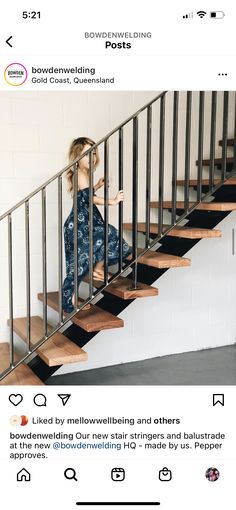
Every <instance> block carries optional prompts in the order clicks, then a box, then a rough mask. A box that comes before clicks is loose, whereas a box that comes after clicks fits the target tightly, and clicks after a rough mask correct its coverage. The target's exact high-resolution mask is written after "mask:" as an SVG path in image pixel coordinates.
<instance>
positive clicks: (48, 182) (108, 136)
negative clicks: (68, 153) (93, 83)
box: [0, 91, 167, 221]
mask: <svg viewBox="0 0 236 510" xmlns="http://www.w3.org/2000/svg"><path fill="white" fill-rule="evenodd" d="M166 92H167V91H165V92H162V93H161V94H158V96H155V97H154V98H153V99H152V100H151V101H149V102H148V103H146V104H145V105H144V106H142V108H140V109H139V110H137V112H135V113H133V114H132V115H130V117H128V118H127V119H126V120H125V121H124V122H121V124H119V125H118V126H117V127H116V128H114V129H112V131H110V132H109V133H108V134H107V135H105V136H104V137H103V138H101V139H100V140H99V141H98V142H96V143H95V144H94V145H93V147H92V148H91V149H88V150H87V151H85V152H84V153H83V156H78V158H76V159H75V160H74V161H73V163H71V164H69V165H67V166H65V167H64V168H63V170H60V172H57V173H56V174H55V175H53V177H50V179H48V180H47V181H45V182H44V183H43V184H41V186H39V187H38V188H36V189H35V190H34V191H32V192H31V193H29V195H27V196H26V197H25V198H22V200H20V202H18V203H17V204H16V205H14V206H13V207H11V208H10V209H8V211H6V212H5V213H4V214H2V215H1V216H0V221H1V220H3V219H4V218H6V217H7V216H8V215H9V214H11V213H12V212H13V211H15V209H17V208H18V207H20V206H21V205H23V204H24V203H25V202H26V201H27V200H30V198H32V197H33V196H34V195H36V194H37V193H39V191H42V190H43V189H44V188H46V187H47V186H48V185H49V184H51V183H52V182H53V181H55V180H56V179H58V177H61V176H62V175H63V174H64V173H65V172H66V171H67V170H69V169H70V168H71V166H72V165H73V164H75V163H78V162H79V161H80V160H81V159H82V158H83V157H84V156H86V155H87V154H89V153H90V152H91V150H94V149H96V148H97V147H99V145H101V144H102V143H103V142H105V140H108V139H109V138H110V137H111V136H112V135H114V133H116V132H117V131H119V129H121V128H123V127H124V126H125V125H126V124H128V123H129V122H130V121H131V120H132V119H134V118H135V117H137V116H138V115H139V114H140V113H141V112H143V111H144V110H145V109H146V108H147V107H148V106H150V105H152V104H153V103H155V102H156V101H157V100H158V99H159V98H160V97H162V96H163V95H165V94H166Z"/></svg>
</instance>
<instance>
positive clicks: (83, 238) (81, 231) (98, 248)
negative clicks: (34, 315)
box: [63, 137, 131, 313]
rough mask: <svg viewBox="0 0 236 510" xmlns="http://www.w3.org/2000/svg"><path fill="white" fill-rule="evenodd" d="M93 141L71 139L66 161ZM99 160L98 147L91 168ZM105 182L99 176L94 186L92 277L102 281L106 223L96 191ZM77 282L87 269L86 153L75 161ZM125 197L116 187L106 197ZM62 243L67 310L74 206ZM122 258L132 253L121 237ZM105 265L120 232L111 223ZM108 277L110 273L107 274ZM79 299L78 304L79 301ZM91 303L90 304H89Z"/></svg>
mask: <svg viewBox="0 0 236 510" xmlns="http://www.w3.org/2000/svg"><path fill="white" fill-rule="evenodd" d="M94 144H95V142H94V141H93V140H91V139H89V138H85V137H81V138H77V139H76V140H74V141H73V142H72V144H71V146H70V149H69V162H70V163H72V162H73V161H74V160H75V159H76V158H78V156H80V155H81V154H83V153H84V152H86V151H87V150H88V149H89V148H90V147H92V146H93V145H94ZM98 164H99V154H98V148H96V149H94V151H93V154H92V165H93V171H94V170H96V167H97V165H98ZM73 174H74V171H73V168H72V167H71V168H70V169H69V170H68V171H67V174H66V177H67V182H68V192H69V193H71V196H72V197H73V195H74V189H73ZM103 185H104V178H100V179H99V180H98V182H97V184H95V185H94V187H93V190H94V191H93V193H94V197H93V204H94V206H93V263H94V268H93V278H94V279H95V280H99V281H104V235H105V223H104V220H103V218H102V216H101V214H100V212H99V210H98V208H97V205H104V203H105V201H104V199H103V198H100V197H97V196H96V195H95V192H96V191H97V190H98V189H99V188H101V187H102V186H103ZM75 192H76V193H77V207H78V285H79V284H80V282H81V281H82V280H83V278H84V277H85V275H86V274H87V273H88V272H89V154H87V155H86V156H84V157H83V158H82V159H81V160H80V161H79V163H78V189H77V190H76V191H75ZM123 200H124V192H123V190H120V191H118V193H117V195H116V196H115V198H111V199H109V200H108V204H109V205H117V204H119V202H121V201H123ZM64 243H65V257H66V278H65V280H64V283H63V310H64V312H66V313H70V312H72V311H73V310H74V306H73V305H74V209H73V207H72V210H71V212H70V214H69V216H68V218H67V219H66V221H65V223H64ZM122 246H123V258H126V257H127V256H128V255H129V254H130V253H131V248H130V247H129V245H128V244H127V243H126V241H125V240H124V239H123V240H122ZM107 254H108V265H114V264H117V263H118V260H119V233H118V230H117V229H116V228H115V227H114V226H113V225H110V224H109V225H108V248H107ZM108 277H109V275H108ZM80 302H81V301H80V300H79V301H78V305H79V304H80ZM88 306H90V305H88Z"/></svg>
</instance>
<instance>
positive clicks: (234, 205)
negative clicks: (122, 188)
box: [150, 200, 236, 211]
mask: <svg viewBox="0 0 236 510" xmlns="http://www.w3.org/2000/svg"><path fill="white" fill-rule="evenodd" d="M194 204H195V202H189V209H191V207H193V206H194ZM150 207H152V208H155V209H158V208H159V202H151V203H150ZM163 209H172V201H171V200H170V201H168V200H165V201H164V202H163ZM176 209H184V202H183V201H177V202H176ZM195 209H196V210H198V211H235V210H236V202H215V201H213V202H201V203H200V204H198V205H197V207H196V208H195Z"/></svg>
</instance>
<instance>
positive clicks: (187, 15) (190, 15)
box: [183, 12, 193, 19]
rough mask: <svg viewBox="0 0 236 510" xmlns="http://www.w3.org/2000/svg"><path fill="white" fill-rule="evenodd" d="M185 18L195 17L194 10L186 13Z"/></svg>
mask: <svg viewBox="0 0 236 510" xmlns="http://www.w3.org/2000/svg"><path fill="white" fill-rule="evenodd" d="M183 18H184V19H187V18H188V19H189V18H193V12H189V13H188V14H185V15H184V16H183Z"/></svg>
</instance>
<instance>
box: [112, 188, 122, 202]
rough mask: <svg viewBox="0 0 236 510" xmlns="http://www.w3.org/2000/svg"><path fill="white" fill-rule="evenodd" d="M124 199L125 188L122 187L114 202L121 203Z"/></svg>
mask: <svg viewBox="0 0 236 510" xmlns="http://www.w3.org/2000/svg"><path fill="white" fill-rule="evenodd" d="M123 201H124V191H123V189H120V191H118V193H117V195H116V196H115V198H114V204H119V202H123Z"/></svg>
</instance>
